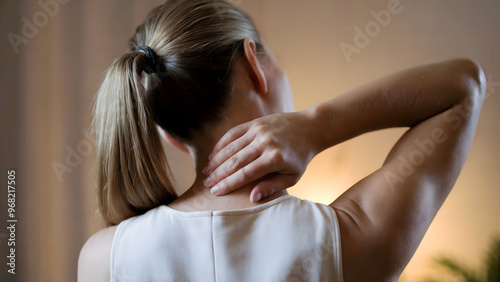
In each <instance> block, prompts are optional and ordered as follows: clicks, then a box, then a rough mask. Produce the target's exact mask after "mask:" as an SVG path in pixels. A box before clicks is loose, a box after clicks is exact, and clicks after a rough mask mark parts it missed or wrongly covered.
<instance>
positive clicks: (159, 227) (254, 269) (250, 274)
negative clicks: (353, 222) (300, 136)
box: [110, 195, 343, 282]
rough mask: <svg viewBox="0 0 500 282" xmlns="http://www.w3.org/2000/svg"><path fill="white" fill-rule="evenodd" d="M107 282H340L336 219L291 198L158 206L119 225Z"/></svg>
mask: <svg viewBox="0 0 500 282" xmlns="http://www.w3.org/2000/svg"><path fill="white" fill-rule="evenodd" d="M110 274H111V281H112V282H115V281H144V282H146V281H151V282H152V281H155V282H157V281H176V282H181V281H195V282H196V281H202V282H209V281H218V282H245V281H249V282H268V281H269V282H276V281H287V282H292V281H343V278H342V258H341V248H340V232H339V225H338V221H337V216H336V214H335V211H334V209H333V208H331V207H330V206H327V205H323V204H319V203H313V202H310V201H307V200H301V199H299V198H297V197H294V196H292V195H285V196H281V197H278V198H276V199H273V200H271V201H269V202H267V203H264V204H262V205H259V206H255V207H250V208H245V209H239V210H223V211H196V212H183V211H178V210H174V209H172V208H170V207H168V206H165V205H162V206H159V207H157V208H154V209H152V210H150V211H148V212H147V213H145V214H143V215H139V216H135V217H132V218H129V219H127V220H124V221H122V222H121V223H120V224H119V225H118V227H117V229H116V233H115V236H114V240H113V245H112V248H111V267H110Z"/></svg>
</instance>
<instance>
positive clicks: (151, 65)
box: [135, 45, 157, 74]
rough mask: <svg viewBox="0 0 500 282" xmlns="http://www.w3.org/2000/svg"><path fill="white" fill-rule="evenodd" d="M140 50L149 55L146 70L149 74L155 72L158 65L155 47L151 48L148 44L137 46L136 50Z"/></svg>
mask: <svg viewBox="0 0 500 282" xmlns="http://www.w3.org/2000/svg"><path fill="white" fill-rule="evenodd" d="M139 50H141V51H144V52H145V53H146V55H147V56H148V64H147V66H146V67H145V68H144V71H145V72H146V73H148V74H151V73H155V72H156V67H157V65H156V54H155V52H153V49H151V47H149V46H146V45H141V46H137V47H135V51H139Z"/></svg>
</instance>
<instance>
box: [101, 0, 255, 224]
mask: <svg viewBox="0 0 500 282" xmlns="http://www.w3.org/2000/svg"><path fill="white" fill-rule="evenodd" d="M245 38H251V39H253V40H254V41H255V42H256V43H257V48H258V51H261V50H263V48H262V44H261V40H260V37H259V34H258V32H257V30H256V28H255V26H254V24H253V23H252V21H251V20H250V18H249V17H248V15H246V14H245V13H244V12H242V11H241V10H240V9H238V8H236V7H235V6H233V5H231V4H229V3H226V2H223V1H214V0H169V1H167V2H166V3H165V4H163V5H161V6H159V7H156V8H154V9H153V10H152V11H151V12H150V13H149V15H148V16H147V18H146V21H145V22H144V23H143V24H141V25H140V26H139V27H138V28H137V30H136V33H135V35H134V36H133V38H132V39H131V42H130V49H129V51H128V52H127V53H125V54H123V55H122V56H121V57H119V58H117V59H116V60H115V61H114V62H113V64H112V65H111V67H110V68H109V69H108V71H107V74H106V78H105V80H104V81H103V83H102V85H101V88H100V89H99V91H98V93H97V96H96V101H95V116H94V121H93V128H94V130H95V133H96V144H97V168H98V181H97V189H98V201H99V210H100V212H101V213H102V215H103V217H104V219H105V221H106V223H107V224H108V225H114V224H118V223H119V222H121V221H123V220H125V219H127V218H129V217H132V216H135V215H139V214H143V213H144V212H146V211H148V210H150V209H152V208H154V207H157V206H159V205H162V204H167V203H169V202H171V201H173V200H174V199H176V198H177V194H176V192H175V190H174V189H173V186H172V181H171V180H170V179H172V177H171V173H170V170H169V167H168V163H167V161H166V158H165V154H164V152H163V148H162V145H161V142H160V137H159V135H158V132H157V129H156V125H159V126H160V127H161V128H163V129H164V130H165V131H166V132H168V133H169V134H170V135H172V136H173V137H175V138H177V139H179V140H189V139H190V138H192V136H193V134H194V133H203V130H204V127H205V126H206V125H207V124H210V123H216V122H217V121H219V120H221V119H222V118H223V116H222V112H223V110H224V109H225V108H226V107H228V106H229V105H230V103H231V98H232V96H231V93H232V74H233V62H234V61H235V60H238V59H239V58H240V55H241V54H240V53H241V52H243V51H242V45H243V41H244V39H245ZM139 46H148V47H149V48H151V49H150V50H151V51H152V54H149V55H148V54H147V52H144V51H143V50H141V49H137V47H139ZM148 50H149V49H148ZM151 56H154V58H151ZM152 59H154V60H153V61H154V62H155V64H154V65H151V61H152Z"/></svg>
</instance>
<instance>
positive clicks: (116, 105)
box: [93, 51, 177, 226]
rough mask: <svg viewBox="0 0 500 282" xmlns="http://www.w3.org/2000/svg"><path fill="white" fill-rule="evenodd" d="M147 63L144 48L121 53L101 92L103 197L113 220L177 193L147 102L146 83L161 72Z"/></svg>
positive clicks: (97, 119) (102, 207)
mask: <svg viewBox="0 0 500 282" xmlns="http://www.w3.org/2000/svg"><path fill="white" fill-rule="evenodd" d="M145 65H147V56H146V54H145V53H144V52H141V51H131V52H129V53H126V54H124V55H123V56H122V57H120V58H118V59H116V60H115V61H114V62H113V64H112V65H111V67H110V68H109V69H108V71H107V73H106V78H105V80H104V82H103V83H102V85H101V88H100V89H99V91H98V93H97V97H96V104H95V108H94V109H95V113H94V114H95V116H94V121H93V128H94V130H95V134H96V144H97V170H98V176H97V197H98V206H99V211H100V212H101V213H102V215H103V217H104V220H105V222H106V225H108V226H109V225H116V224H118V223H120V222H121V221H123V220H125V219H127V218H130V217H133V216H136V215H140V214H143V213H145V212H146V211H148V210H150V209H152V208H155V207H157V206H159V205H161V204H167V203H170V202H172V201H173V200H175V199H176V198H177V194H176V192H175V190H174V189H173V186H172V183H171V180H170V179H172V176H171V175H172V174H171V172H170V168H169V166H168V163H167V160H166V156H165V154H164V150H163V147H162V144H161V141H160V137H159V134H158V131H157V128H156V123H155V120H154V117H153V113H152V110H151V106H150V105H149V104H148V103H147V97H146V96H147V94H148V93H147V91H146V88H145V86H144V85H150V84H151V83H152V81H153V79H155V78H154V77H149V76H154V74H153V75H148V74H145V73H144V72H143V69H144V66H145ZM143 76H148V77H143ZM143 79H144V81H143ZM156 79H158V78H156Z"/></svg>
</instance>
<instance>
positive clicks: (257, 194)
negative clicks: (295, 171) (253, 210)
mask: <svg viewBox="0 0 500 282" xmlns="http://www.w3.org/2000/svg"><path fill="white" fill-rule="evenodd" d="M295 183H296V177H295V176H294V175H290V174H276V175H275V176H273V177H271V178H269V179H266V180H264V181H262V182H259V184H257V185H256V186H255V187H254V188H253V189H252V192H250V201H251V202H252V203H257V202H258V201H260V200H262V199H263V198H265V197H268V196H271V195H273V194H275V193H277V192H279V191H282V190H285V189H287V188H289V187H291V186H293V185H295Z"/></svg>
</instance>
